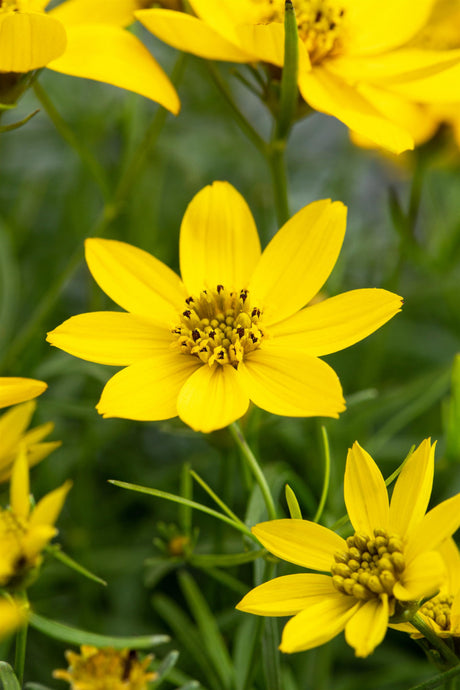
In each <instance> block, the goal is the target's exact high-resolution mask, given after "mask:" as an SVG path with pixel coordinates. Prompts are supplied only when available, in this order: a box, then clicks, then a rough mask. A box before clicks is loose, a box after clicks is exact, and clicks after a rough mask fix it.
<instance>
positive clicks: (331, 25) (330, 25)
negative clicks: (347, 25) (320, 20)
mask: <svg viewBox="0 0 460 690" xmlns="http://www.w3.org/2000/svg"><path fill="white" fill-rule="evenodd" d="M336 26H337V24H336V23H335V22H331V23H330V24H329V29H330V30H331V31H333V30H334V29H335V27H336Z"/></svg>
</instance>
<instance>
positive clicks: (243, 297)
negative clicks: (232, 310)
mask: <svg viewBox="0 0 460 690" xmlns="http://www.w3.org/2000/svg"><path fill="white" fill-rule="evenodd" d="M247 297H248V291H247V290H241V292H240V300H242V301H243V302H246V300H247Z"/></svg>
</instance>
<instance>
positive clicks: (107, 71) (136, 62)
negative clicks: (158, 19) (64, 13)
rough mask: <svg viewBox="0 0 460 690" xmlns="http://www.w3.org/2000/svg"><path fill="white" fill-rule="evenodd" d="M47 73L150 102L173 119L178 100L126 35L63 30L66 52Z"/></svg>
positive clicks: (104, 29) (105, 28) (101, 29)
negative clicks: (109, 87)
mask: <svg viewBox="0 0 460 690" xmlns="http://www.w3.org/2000/svg"><path fill="white" fill-rule="evenodd" d="M48 67H49V69H52V70H54V71H55V72H62V73H64V74H69V75H71V76H74V77H85V78H87V79H95V80H96V81H102V82H105V83H107V84H113V85H114V86H119V87H120V88H122V89H127V90H128V91H134V92H135V93H138V94H140V95H141V96H145V97H146V98H150V99H151V100H152V101H156V102H157V103H160V104H161V105H162V106H164V107H165V108H166V109H167V110H170V111H171V112H172V113H174V114H175V115H177V113H178V112H179V108H180V103H179V98H178V96H177V93H176V90H175V88H174V86H173V85H172V84H171V82H170V81H169V78H168V77H167V76H166V74H165V72H164V71H163V70H162V68H161V67H160V65H159V64H158V63H157V62H156V60H154V58H153V57H152V55H151V54H150V53H149V51H148V50H147V48H145V46H144V45H143V44H142V43H141V41H140V40H139V39H138V38H136V36H134V35H133V34H131V33H130V32H129V31H125V30H124V29H122V28H120V27H118V26H109V25H105V24H84V25H78V26H72V27H70V28H68V29H67V49H66V51H65V53H64V55H62V56H61V57H59V58H58V59H57V60H53V61H52V62H50V63H49V64H48Z"/></svg>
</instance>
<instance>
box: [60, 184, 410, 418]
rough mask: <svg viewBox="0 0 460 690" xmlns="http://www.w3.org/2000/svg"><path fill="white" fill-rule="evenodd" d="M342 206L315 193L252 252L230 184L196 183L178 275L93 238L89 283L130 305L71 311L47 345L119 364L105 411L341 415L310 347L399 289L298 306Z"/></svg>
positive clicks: (329, 245)
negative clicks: (199, 187)
mask: <svg viewBox="0 0 460 690" xmlns="http://www.w3.org/2000/svg"><path fill="white" fill-rule="evenodd" d="M345 223H346V208H345V207H344V206H343V204H341V203H340V202H334V203H331V201H330V200H323V201H316V202H314V203H312V204H310V205H309V206H306V207H305V208H303V209H301V210H300V211H299V212H298V213H297V214H296V215H295V216H293V217H292V218H291V219H290V220H288V221H287V223H286V224H285V225H284V226H283V227H282V228H281V230H280V231H279V232H278V233H277V234H276V235H275V237H274V238H273V239H272V241H271V242H270V244H269V245H268V247H267V248H266V249H265V251H264V252H263V253H261V249H260V242H259V237H258V234H257V229H256V226H255V223H254V219H253V217H252V215H251V212H250V210H249V208H248V206H247V204H246V202H245V201H244V199H243V197H242V196H241V195H240V194H239V193H238V192H237V191H236V190H235V189H234V187H232V186H231V185H230V184H228V183H226V182H215V183H214V184H213V185H212V186H208V187H205V188H204V189H202V190H201V191H200V192H199V193H198V194H197V195H196V196H195V198H194V199H193V200H192V202H191V203H190V204H189V206H188V208H187V210H186V212H185V215H184V219H183V221H182V226H181V233H180V265H181V273H182V280H181V279H180V278H179V276H177V275H176V274H175V273H174V272H173V271H172V270H171V269H170V268H168V267H167V266H165V264H163V263H161V261H158V259H155V258H154V257H153V256H151V255H150V254H147V252H144V251H142V250H141V249H137V248H136V247H133V246H131V245H129V244H125V243H124V242H118V241H114V240H102V239H89V240H87V242H86V260H87V263H88V266H89V268H90V271H91V273H92V274H93V276H94V278H95V280H96V281H97V283H98V284H99V286H100V287H101V288H102V289H103V290H104V291H105V292H106V293H107V294H108V295H109V296H110V297H111V298H112V299H113V300H114V302H116V303H117V304H119V305H120V306H121V307H122V308H124V309H126V310H127V313H126V312H122V313H120V312H115V311H112V312H95V313H90V314H80V315H79V316H74V317H72V318H71V319H69V320H67V321H65V322H64V323H63V324H61V325H60V326H58V328H56V329H55V330H54V331H52V332H51V333H49V334H48V340H49V342H50V343H51V344H52V345H55V346H56V347H60V348H61V349H62V350H65V351H66V352H69V353H70V354H72V355H75V356H77V357H81V358H83V359H87V360H89V361H93V362H100V363H102V364H111V365H116V366H124V367H126V368H125V369H123V370H122V371H120V372H119V373H117V374H115V376H114V377H113V378H112V379H110V381H109V382H108V383H107V385H106V386H105V388H104V391H103V393H102V397H101V399H100V401H99V404H98V405H97V409H98V411H99V412H100V414H102V415H103V416H104V417H124V418H127V419H139V420H161V419H169V418H171V417H175V416H176V415H179V417H180V418H181V419H182V420H183V421H184V422H186V424H188V425H189V426H191V427H192V428H193V429H195V430H199V431H205V432H209V431H213V430H214V429H219V428H221V427H224V426H226V425H227V424H230V423H231V422H233V421H235V420H236V419H238V418H239V417H242V416H243V415H244V414H245V412H246V410H247V408H248V405H249V400H252V401H253V402H254V403H255V404H256V405H258V406H259V407H261V408H263V409H264V410H267V411H268V412H272V413H274V414H279V415H287V416H293V417H308V416H315V415H321V416H326V417H337V416H338V414H339V412H341V411H342V410H343V409H344V401H343V397H342V389H341V386H340V382H339V380H338V378H337V375H336V374H335V372H334V371H333V370H332V369H331V367H329V366H328V365H327V364H326V363H325V362H323V361H322V360H320V359H318V356H320V355H326V354H329V353H331V352H336V351H337V350H341V349H343V348H345V347H348V346H349V345H352V344H353V343H356V342H357V341H359V340H361V339H362V338H365V337H366V336H368V335H369V334H370V333H372V332H373V331H375V330H376V329H377V328H379V327H380V326H381V325H382V324H384V323H385V322H386V321H388V320H389V319H390V318H391V317H392V316H394V315H395V314H396V313H397V312H398V311H399V310H400V307H401V298H400V297H398V296H397V295H394V294H393V293H391V292H387V291H386V290H377V289H370V290H352V291H350V292H346V293H344V294H342V295H338V296H336V297H332V298H331V299H328V300H323V301H322V302H320V303H318V304H315V305H313V306H308V307H306V308H305V309H302V307H304V305H305V304H308V303H309V302H310V300H311V299H312V298H313V297H314V296H315V295H316V293H317V292H318V291H319V289H320V288H321V286H322V285H323V283H324V282H325V280H326V279H327V277H328V276H329V274H330V272H331V270H332V268H333V266H334V264H335V262H336V260H337V257H338V255H339V252H340V248H341V246H342V242H343V238H344V234H345Z"/></svg>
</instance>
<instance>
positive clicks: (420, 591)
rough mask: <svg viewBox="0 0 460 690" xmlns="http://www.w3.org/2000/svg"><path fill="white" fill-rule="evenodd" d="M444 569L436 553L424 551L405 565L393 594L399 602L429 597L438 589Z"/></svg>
mask: <svg viewBox="0 0 460 690" xmlns="http://www.w3.org/2000/svg"><path fill="white" fill-rule="evenodd" d="M445 574H446V567H445V565H444V562H443V560H442V558H441V556H440V554H439V553H438V552H437V551H428V550H425V551H423V552H422V553H419V554H418V555H417V556H416V557H415V558H413V559H412V560H411V561H410V562H408V563H407V565H406V567H405V568H404V570H403V572H402V573H401V575H400V580H399V581H398V582H397V583H396V584H395V586H394V587H393V594H394V596H395V597H396V598H397V599H400V600H401V601H417V600H418V599H422V598H424V597H430V596H432V595H433V594H435V592H436V591H437V590H438V589H439V588H440V586H441V585H442V583H443V580H444V578H445Z"/></svg>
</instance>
